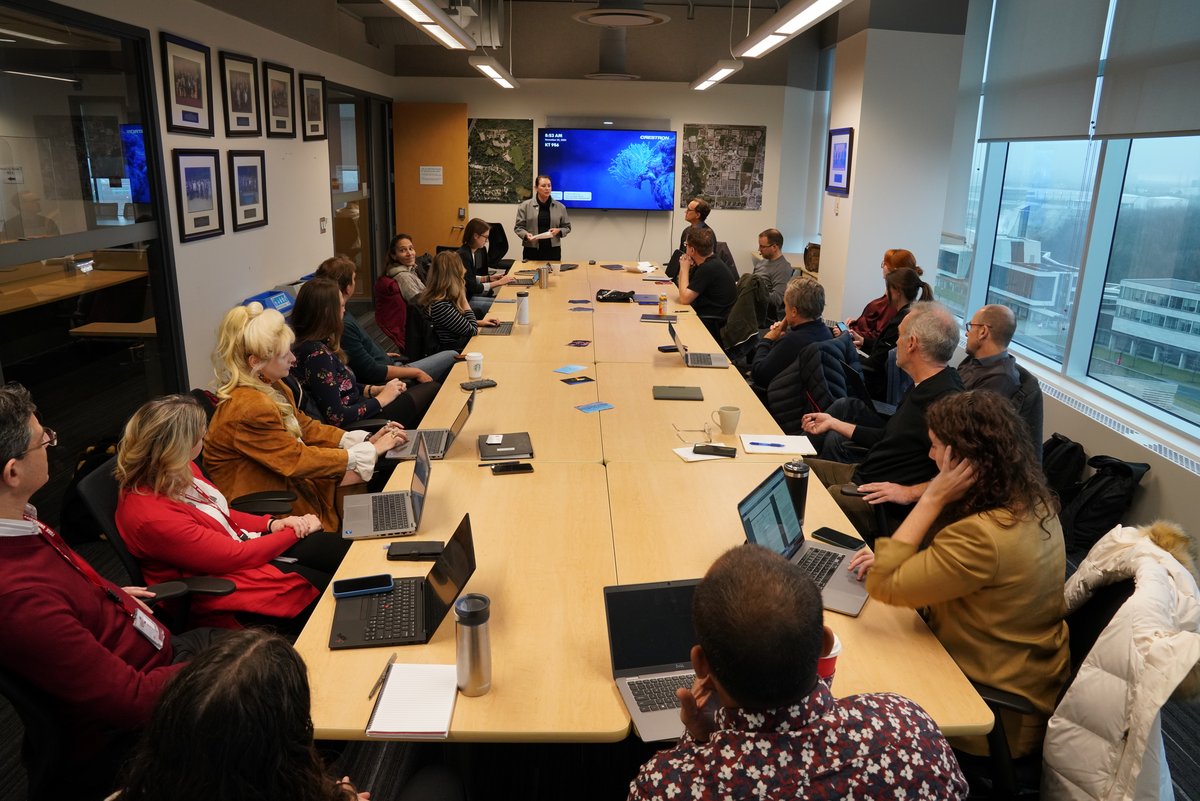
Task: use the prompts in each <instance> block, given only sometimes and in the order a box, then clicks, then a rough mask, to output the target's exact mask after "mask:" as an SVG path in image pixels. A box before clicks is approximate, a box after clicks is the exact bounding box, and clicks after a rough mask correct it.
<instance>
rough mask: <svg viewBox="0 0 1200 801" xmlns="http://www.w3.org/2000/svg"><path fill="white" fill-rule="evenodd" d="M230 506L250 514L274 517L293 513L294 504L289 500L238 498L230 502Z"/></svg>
mask: <svg viewBox="0 0 1200 801" xmlns="http://www.w3.org/2000/svg"><path fill="white" fill-rule="evenodd" d="M229 508H230V509H236V510H238V511H239V512H245V513H246V514H248V515H271V516H272V517H281V516H283V515H289V514H291V513H292V505H291V504H290V503H289V502H287V501H273V500H254V499H250V500H243V499H241V498H238V499H237V500H235V501H231V502H230V504H229Z"/></svg>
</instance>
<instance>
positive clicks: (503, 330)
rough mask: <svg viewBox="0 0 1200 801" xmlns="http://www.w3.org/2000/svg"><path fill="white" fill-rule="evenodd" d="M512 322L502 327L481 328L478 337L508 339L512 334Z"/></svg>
mask: <svg viewBox="0 0 1200 801" xmlns="http://www.w3.org/2000/svg"><path fill="white" fill-rule="evenodd" d="M512 327H513V324H512V321H511V320H509V321H508V322H503V323H500V325H497V326H492V327H490V328H489V327H488V326H485V325H481V326H479V330H477V331H476V332H475V334H476V336H481V337H506V336H508V335H509V334H511V333H512Z"/></svg>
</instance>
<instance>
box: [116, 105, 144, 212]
mask: <svg viewBox="0 0 1200 801" xmlns="http://www.w3.org/2000/svg"><path fill="white" fill-rule="evenodd" d="M121 152H122V153H123V154H124V156H125V176H126V177H127V178H128V179H129V198H130V200H132V201H133V202H134V203H149V202H150V177H149V175H148V174H147V172H146V138H145V136H144V134H143V131H142V126H141V125H135V124H132V123H131V124H128V125H122V126H121Z"/></svg>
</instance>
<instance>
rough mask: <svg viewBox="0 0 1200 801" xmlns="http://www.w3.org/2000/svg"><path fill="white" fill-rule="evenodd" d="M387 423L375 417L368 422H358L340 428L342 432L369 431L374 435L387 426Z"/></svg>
mask: <svg viewBox="0 0 1200 801" xmlns="http://www.w3.org/2000/svg"><path fill="white" fill-rule="evenodd" d="M388 422H389V421H387V420H384V419H383V418H381V417H375V418H372V419H370V420H359V421H358V422H355V423H346V424H345V425H344V426H342V430H343V431H370V432H371V433H374V432H376V431H378V430H379V429H381V428H383V427H384V426H385V425H387V424H388Z"/></svg>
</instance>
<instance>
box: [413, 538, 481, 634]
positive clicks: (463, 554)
mask: <svg viewBox="0 0 1200 801" xmlns="http://www.w3.org/2000/svg"><path fill="white" fill-rule="evenodd" d="M474 572H475V540H474V538H473V537H472V536H471V516H470V515H463V519H462V522H461V523H459V524H458V529H457V530H455V532H454V536H452V537H451V538H450V541H449V542H447V543H446V547H445V548H444V549H442V554H441V556H439V557H438V558H437V561H436V562H434V563H433V568H432V569H431V570H430V571H429V575H428V576H426V577H425V620H426V631H428V632H429V636H430V637H432V636H433V632H434V630H435V629H436V628H437V627H438V626H439V625H440V624H441V622H442V619H443V618H444V617H446V613H447V612H449V611H450V606H451V605H452V604H453V603H454V599H455V598H457V597H458V594H459V593H460V592H462V588H463V587H464V586H466V583H467V580H468V579H470V578H471V575H472V574H473V573H474Z"/></svg>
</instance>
